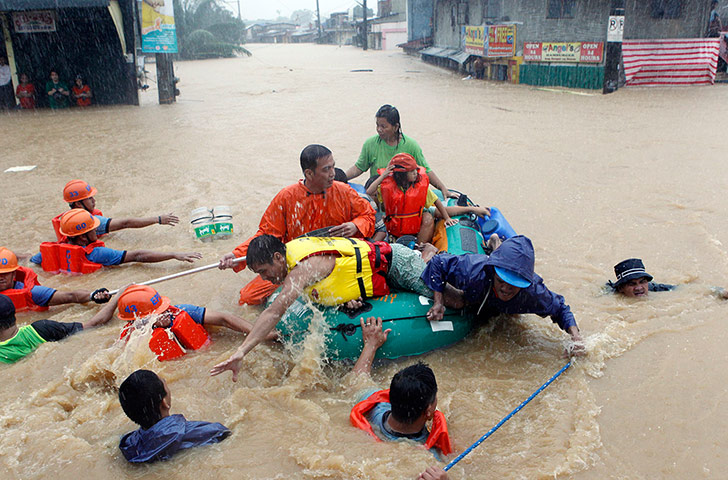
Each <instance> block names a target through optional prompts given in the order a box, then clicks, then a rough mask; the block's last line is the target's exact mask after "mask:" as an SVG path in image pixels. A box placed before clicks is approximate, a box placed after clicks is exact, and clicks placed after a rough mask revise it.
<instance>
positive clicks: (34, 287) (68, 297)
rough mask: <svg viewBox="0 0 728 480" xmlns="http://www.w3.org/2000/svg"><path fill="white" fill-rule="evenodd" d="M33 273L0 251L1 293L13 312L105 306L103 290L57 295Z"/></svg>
mask: <svg viewBox="0 0 728 480" xmlns="http://www.w3.org/2000/svg"><path fill="white" fill-rule="evenodd" d="M37 278H38V276H37V275H36V274H35V272H34V271H33V270H32V269H30V268H26V267H21V266H20V265H18V257H17V256H15V254H14V253H13V252H12V251H10V250H8V249H7V248H5V247H0V293H2V294H4V295H6V296H8V297H9V298H10V299H11V300H12V301H13V304H14V305H15V310H16V311H18V312H21V311H23V310H28V309H30V310H40V309H43V310H45V308H46V307H49V306H52V305H63V304H66V303H86V302H89V301H92V300H93V301H94V302H96V303H106V302H108V301H109V298H111V297H109V296H108V295H107V294H106V292H105V290H106V289H99V290H96V291H95V292H93V293H91V292H90V291H88V290H73V291H65V292H64V291H60V292H59V291H58V290H56V289H55V288H50V287H44V286H43V285H41V284H40V283H39V282H38V280H37Z"/></svg>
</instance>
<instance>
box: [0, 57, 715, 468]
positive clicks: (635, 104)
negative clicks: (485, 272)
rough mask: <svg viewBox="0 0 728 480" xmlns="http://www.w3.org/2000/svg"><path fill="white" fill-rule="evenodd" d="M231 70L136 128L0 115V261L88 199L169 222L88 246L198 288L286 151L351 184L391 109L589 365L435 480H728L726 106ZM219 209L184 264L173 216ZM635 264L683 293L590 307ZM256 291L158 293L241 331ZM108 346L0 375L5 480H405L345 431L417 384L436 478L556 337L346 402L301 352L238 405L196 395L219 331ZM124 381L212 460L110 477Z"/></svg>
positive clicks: (111, 337) (154, 111) (203, 77)
mask: <svg viewBox="0 0 728 480" xmlns="http://www.w3.org/2000/svg"><path fill="white" fill-rule="evenodd" d="M248 48H249V49H250V50H251V51H252V52H253V56H252V57H242V58H234V59H223V60H206V61H195V62H178V63H176V64H175V73H176V75H177V76H179V77H180V79H181V81H180V83H179V89H180V90H181V96H180V97H179V98H178V101H177V103H176V104H175V105H171V106H160V105H157V103H156V102H157V97H156V91H154V90H153V89H150V91H148V92H146V93H140V96H141V100H142V105H141V106H140V107H115V108H109V107H99V108H91V109H88V110H79V109H72V110H67V111H50V110H39V111H37V112H27V111H22V112H12V113H10V114H6V113H0V130H2V138H3V142H2V145H3V148H2V151H3V154H2V156H1V157H0V158H1V161H0V167H1V168H0V171H4V170H5V169H7V168H9V167H13V166H19V165H37V167H36V168H35V169H34V170H32V171H29V172H20V173H1V174H0V188H2V191H3V192H4V193H3V200H4V204H5V205H4V206H5V211H4V215H3V217H2V219H1V220H0V225H1V228H2V231H3V239H2V242H0V246H6V247H8V248H10V249H12V250H13V251H15V252H19V253H23V252H25V253H35V252H37V251H38V246H39V244H40V243H41V242H43V241H51V240H53V231H52V227H51V218H53V217H54V216H56V215H57V214H58V213H60V212H62V211H64V210H65V209H66V208H67V205H66V204H65V203H64V202H63V199H62V195H61V192H62V189H63V186H64V185H65V184H66V182H67V181H69V180H71V179H74V178H81V179H84V180H86V181H87V182H89V183H90V184H91V185H93V186H94V187H96V188H97V189H98V194H97V196H96V201H97V207H98V208H100V209H101V210H102V211H103V212H104V214H105V215H106V216H109V217H112V218H113V217H127V216H150V215H159V214H163V213H167V212H174V213H176V214H177V215H178V216H179V217H180V219H181V222H180V224H179V225H178V226H176V227H174V228H170V227H152V228H145V229H139V230H123V231H121V232H115V233H113V234H112V235H110V236H109V237H108V238H105V239H104V240H105V241H106V244H107V246H109V247H112V248H117V249H120V250H127V249H129V250H134V249H153V250H162V251H199V252H202V254H203V258H202V260H200V261H198V262H197V263H196V265H195V266H201V265H206V264H209V263H214V262H216V261H217V260H218V259H219V258H220V257H221V256H222V255H223V254H225V253H227V252H230V251H231V250H232V249H233V248H234V247H235V246H236V245H238V244H239V243H241V242H242V241H243V240H245V239H246V238H248V237H249V236H250V235H252V234H253V233H255V231H256V230H257V226H258V222H259V220H260V217H261V215H262V213H263V211H264V210H265V208H266V207H267V206H268V204H269V202H270V200H271V199H272V198H273V196H274V195H275V194H276V193H277V192H278V191H279V190H280V189H281V188H282V187H284V186H286V185H289V184H291V183H294V182H296V181H297V180H298V179H299V178H301V170H300V167H299V153H300V151H301V150H302V149H303V147H305V146H306V145H308V144H311V143H320V144H323V145H325V146H327V147H328V148H330V149H331V150H332V151H333V155H334V159H335V160H336V164H337V166H338V167H341V168H343V169H347V168H348V167H350V166H351V165H353V163H354V162H355V161H356V159H357V158H358V156H359V152H360V149H361V146H362V143H363V142H364V140H365V139H366V138H368V137H369V136H372V135H374V134H375V133H376V132H375V119H374V113H375V112H376V110H377V109H378V108H379V107H380V106H381V105H382V104H386V103H390V104H392V105H395V106H396V107H397V108H398V109H399V111H400V114H401V119H402V129H403V132H404V133H405V134H406V135H409V136H411V137H412V138H414V139H416V140H417V141H418V142H419V144H420V146H421V147H422V149H423V152H424V155H425V156H426V158H427V160H428V162H429V164H430V166H431V167H432V168H433V169H434V170H435V171H436V172H437V173H438V175H439V177H440V178H441V179H442V180H443V181H444V182H445V184H446V185H447V186H448V187H451V188H454V189H457V190H459V191H462V192H465V193H467V194H468V196H469V197H470V198H472V199H473V200H474V201H476V202H478V203H480V204H481V205H492V206H497V207H498V208H499V209H500V210H501V211H502V212H503V213H504V214H505V215H506V216H507V217H508V219H509V221H510V223H511V225H512V226H513V227H514V228H515V229H516V231H517V232H518V233H521V234H524V235H527V236H529V237H530V238H531V239H532V240H533V243H534V246H535V249H536V272H537V273H538V274H539V275H540V276H542V277H543V278H544V280H545V283H546V285H547V286H548V287H549V288H551V289H552V290H553V291H555V292H558V293H559V294H561V295H563V296H564V297H565V298H566V300H567V303H569V304H570V305H571V309H572V311H573V312H574V314H575V316H576V319H577V322H578V323H579V327H580V328H581V331H582V335H583V336H584V337H585V341H586V345H587V349H588V351H589V354H588V356H587V357H585V358H581V359H578V360H576V361H575V364H574V366H573V368H570V369H569V370H568V371H567V372H566V373H565V374H563V375H562V376H561V377H559V379H558V380H557V381H556V382H554V383H553V384H552V385H551V386H550V387H548V389H546V390H545V391H544V392H543V393H542V394H540V395H539V396H538V397H537V398H536V399H535V400H534V401H532V402H531V403H530V404H529V405H528V406H527V407H525V408H524V409H523V410H522V411H521V412H520V413H518V414H517V415H516V416H514V417H513V418H512V419H511V420H510V421H509V422H508V423H506V424H505V425H504V426H503V427H502V428H501V429H500V430H498V432H496V433H495V434H494V435H493V436H492V437H490V438H489V439H488V440H486V441H485V442H484V443H483V444H482V445H481V446H480V447H478V448H477V449H476V450H474V451H473V452H472V453H471V454H470V455H469V456H468V457H466V458H465V459H464V460H463V461H461V462H460V463H459V464H458V465H456V466H455V467H453V469H452V470H451V471H450V473H451V478H454V479H486V478H518V479H521V478H522V479H534V478H537V479H547V478H577V479H588V480H592V479H603V478H615V479H616V478H620V479H621V478H625V479H627V478H628V479H643V478H644V479H648V478H675V479H678V478H680V479H682V478H728V458H727V457H726V453H725V452H726V451H728V438H727V437H726V435H725V432H726V431H728V416H726V414H725V412H724V405H725V404H726V403H728V387H726V385H728V376H726V373H725V371H726V368H725V366H726V365H728V350H727V349H726V348H725V345H727V344H728V302H726V301H722V300H719V299H717V298H716V296H714V295H713V294H712V293H711V287H713V286H722V287H728V217H726V205H725V199H724V196H723V195H722V193H723V192H725V191H726V189H727V188H728V175H726V171H725V168H726V162H725V156H726V146H725V138H726V136H725V133H724V130H725V125H724V124H722V123H721V120H720V117H719V112H720V108H724V106H725V105H726V99H727V98H728V86H726V85H725V84H722V85H715V86H712V87H694V88H662V89H641V88H636V89H623V90H619V91H618V92H617V93H615V94H612V95H609V96H602V95H601V93H599V92H596V91H585V90H584V91H563V90H558V89H538V88H533V87H528V86H518V85H511V84H505V83H493V82H483V81H476V80H463V79H462V76H461V75H458V74H455V73H452V72H449V71H445V70H441V69H438V68H435V67H432V66H430V65H428V64H425V63H423V62H421V61H419V60H418V59H417V58H414V57H408V56H406V55H404V54H402V53H401V52H386V51H367V52H363V51H361V50H358V49H355V48H352V47H335V46H317V45H312V44H301V45H263V44H254V45H249V46H248ZM151 69H152V70H153V65H152V66H151ZM355 70H372V71H371V72H369V71H358V72H357V71H355ZM150 79H151V80H154V72H153V71H152V73H151V74H150ZM153 86H154V85H153V83H152V87H153ZM364 178H365V177H360V178H359V179H358V180H360V181H361V182H362V183H363V182H364ZM215 205H229V206H231V207H232V214H233V223H234V228H235V234H234V236H233V237H232V238H231V239H228V240H221V241H215V242H212V243H201V242H198V241H196V240H195V239H194V234H193V232H192V229H191V228H190V226H189V212H190V211H191V210H193V209H195V208H197V207H201V206H209V207H212V206H215ZM630 257H639V258H642V259H643V260H644V262H645V265H646V267H647V271H648V272H650V273H651V274H652V275H654V276H655V281H657V282H662V283H671V284H680V285H681V287H680V288H678V289H677V290H675V291H672V292H665V293H659V294H651V295H650V297H649V299H647V300H642V301H629V300H626V299H621V298H617V297H616V296H614V295H611V294H606V293H605V292H604V289H603V286H604V284H605V282H606V281H607V280H609V279H614V272H613V270H612V267H613V265H614V264H616V263H617V262H619V261H621V260H623V259H626V258H630ZM186 268H189V267H188V266H183V265H181V264H174V263H173V262H164V263H158V264H131V265H125V266H121V267H113V268H108V269H103V270H101V271H99V272H96V273H94V274H91V275H86V276H79V277H63V276H52V275H48V274H46V273H44V272H41V271H40V269H39V268H36V269H35V270H36V271H37V272H39V279H40V281H41V283H42V284H43V285H47V286H51V287H54V288H63V289H78V288H84V289H90V290H94V289H96V288H99V287H107V288H109V289H115V288H119V287H122V286H124V285H125V284H127V283H130V282H141V281H144V280H148V279H151V278H156V277H160V276H162V275H166V274H170V273H174V272H179V271H182V270H184V269H186ZM252 278H253V274H252V273H251V272H250V271H249V270H245V271H243V272H241V273H240V274H233V273H232V272H230V271H224V272H221V271H218V270H216V269H215V270H210V271H208V272H203V273H199V274H196V275H193V276H189V277H186V278H185V279H180V280H171V281H168V282H165V283H161V284H159V285H156V286H155V288H157V290H158V291H159V292H160V293H161V294H162V295H164V296H167V297H170V299H171V300H172V303H176V304H179V303H188V304H195V305H202V306H206V307H208V308H210V309H213V310H221V311H229V312H232V313H235V314H238V315H240V316H243V317H244V318H247V319H250V320H254V319H255V318H256V315H257V313H258V312H259V309H256V308H252V307H241V306H239V305H238V303H237V299H238V291H239V289H240V288H241V286H242V285H243V284H244V283H246V282H247V281H249V280H250V279H252ZM95 312H96V308H95V306H88V305H86V306H83V305H74V306H67V307H55V308H51V310H50V311H48V312H40V313H38V312H33V313H20V314H18V323H19V324H26V323H30V322H32V321H35V320H38V319H41V318H52V319H54V320H58V321H66V322H73V321H83V320H87V319H89V318H90V317H91V316H92V315H93V314H94V313H95ZM121 326H122V322H121V321H120V320H118V319H114V320H112V321H111V322H110V323H109V324H108V325H106V326H103V327H100V328H98V329H95V330H93V331H89V332H83V333H81V334H79V335H76V336H74V337H72V338H70V339H67V340H65V341H63V342H58V343H49V344H46V345H43V346H42V347H41V348H39V349H38V350H37V351H36V352H35V353H33V354H32V355H31V356H29V357H28V358H26V359H24V360H22V361H20V362H18V363H17V364H15V365H10V366H7V365H5V366H0V384H1V385H2V389H0V404H2V405H3V408H2V410H0V428H1V429H2V432H3V434H2V436H0V452H2V459H0V478H3V479H11V478H12V479H42V478H59V479H80V478H115V479H117V478H118V479H121V478H129V479H132V478H145V479H146V478H151V479H167V478H175V479H194V480H200V479H207V478H214V479H233V478H235V479H297V478H302V479H332V480H333V479H353V478H357V479H381V480H384V479H401V478H415V477H416V475H417V473H419V472H420V471H422V470H424V469H425V468H426V467H427V466H428V465H432V464H434V463H435V460H434V459H433V457H432V455H431V454H430V453H428V452H427V451H424V450H422V449H419V448H414V447H412V446H411V445H406V444H402V443H397V444H392V443H375V442H374V441H372V439H371V438H369V437H368V436H367V435H366V434H364V433H363V432H361V431H360V430H357V429H355V428H353V427H352V426H351V425H350V424H349V417H348V415H349V412H350V409H351V407H352V406H353V404H354V403H355V401H356V400H357V399H358V398H359V394H360V393H361V391H362V390H364V389H367V388H372V387H381V388H385V387H386V386H388V384H389V380H390V378H391V377H392V375H393V374H394V373H395V372H396V371H398V370H399V369H401V368H402V367H403V366H406V365H410V364H412V363H414V362H416V361H418V360H422V361H425V362H427V363H428V364H429V365H430V366H431V367H432V368H433V370H434V372H435V374H436V376H437V381H438V387H439V394H438V399H439V408H440V409H441V410H442V411H443V412H444V413H445V415H446V417H447V418H448V423H449V429H450V435H451V437H452V439H453V441H454V444H455V445H454V446H455V452H456V453H455V454H457V453H459V452H461V451H462V450H464V449H465V448H467V447H468V446H469V445H470V444H471V443H473V442H474V441H475V440H477V439H478V438H479V437H480V436H481V435H483V434H484V433H486V432H487V431H488V430H489V429H490V428H491V427H492V426H494V425H495V424H496V423H497V422H498V421H499V420H500V419H501V418H502V417H503V416H505V415H506V414H508V413H509V412H510V411H511V410H512V409H513V408H515V407H516V406H518V404H519V403H521V402H522V401H523V400H525V399H526V398H527V397H528V396H529V395H530V394H531V393H532V392H533V391H535V390H536V389H537V388H538V387H539V386H540V385H541V384H542V383H543V382H545V381H546V380H547V379H548V378H549V377H551V375H553V374H554V373H555V372H557V371H558V370H559V369H560V368H561V367H562V366H563V365H564V364H565V362H566V360H565V359H563V358H562V352H563V349H564V346H565V345H566V344H567V337H568V336H567V335H566V334H564V333H563V332H562V331H561V330H560V329H559V328H558V327H557V326H556V325H555V324H552V322H551V320H550V319H541V318H539V317H537V316H533V315H526V316H522V317H520V318H508V317H499V318H496V319H493V320H492V321H491V322H490V323H488V324H487V325H484V326H483V327H481V328H480V329H478V330H477V331H475V332H474V333H473V334H471V335H470V336H469V337H468V338H467V339H466V340H465V341H463V342H461V343H460V344H458V345H455V346H453V347H451V348H448V349H444V350H439V351H434V352H431V353H429V354H426V355H424V356H422V357H419V358H404V359H400V360H398V361H394V362H389V363H385V364H383V365H380V366H379V367H378V368H376V369H375V374H374V378H373V379H372V381H371V382H367V381H366V380H363V379H352V378H350V376H348V375H346V374H347V373H348V371H349V369H350V366H348V365H331V364H328V363H326V362H325V361H324V360H322V359H321V358H320V354H319V352H320V351H321V348H322V347H321V345H322V341H323V340H322V337H321V335H320V333H317V332H314V334H312V335H311V336H310V337H309V338H308V340H307V341H306V344H305V347H306V348H303V349H291V348H287V347H283V346H281V345H272V344H266V345H261V346H259V347H258V348H256V349H255V350H254V351H253V352H252V353H251V354H250V355H248V356H247V357H246V359H245V361H244V367H243V368H244V372H243V373H242V374H241V379H240V380H239V381H238V383H233V382H231V381H230V375H229V374H226V375H222V376H219V377H210V376H209V374H208V372H209V370H210V368H211V367H212V366H213V365H215V364H216V363H218V362H220V361H222V360H224V359H226V358H227V357H228V356H229V355H230V354H231V353H232V352H233V351H234V350H235V349H236V348H237V347H238V345H239V344H240V343H241V342H242V339H243V337H242V336H241V335H239V334H237V333H236V332H232V331H230V330H226V329H219V330H218V331H214V332H213V333H212V338H213V343H212V346H211V347H210V348H209V350H206V351H202V352H196V353H193V354H190V355H187V357H186V358H184V359H183V360H181V361H175V362H165V363H160V362H158V361H157V360H156V359H155V358H154V356H153V354H152V353H151V352H150V351H149V349H148V348H147V346H146V345H144V344H143V342H137V343H130V344H128V345H126V346H124V345H122V344H121V343H120V342H118V341H117V339H118V338H119V333H120V329H121ZM139 368H147V369H151V370H154V371H156V372H157V373H159V375H160V376H162V377H164V378H165V379H166V381H167V383H168V385H169V388H170V390H171V392H172V398H173V404H172V413H182V414H184V415H185V416H186V417H187V418H188V419H190V420H207V421H213V422H221V423H223V424H224V425H226V426H227V427H228V428H230V429H231V430H232V432H233V435H232V436H231V437H230V438H229V439H227V440H225V441H224V442H222V443H219V444H217V445H214V446H210V447H204V448H200V449H194V450H190V451H187V452H185V453H183V454H181V455H179V456H178V457H176V458H175V459H174V460H172V461H169V462H160V463H157V464H153V465H149V466H142V467H139V466H133V465H130V464H127V462H126V461H125V460H124V458H123V456H122V455H121V453H120V451H119V449H118V443H119V438H120V436H121V435H122V434H124V433H126V432H128V431H131V430H134V429H135V428H137V426H136V425H135V424H133V423H132V422H131V421H130V420H129V419H128V418H127V417H126V416H125V415H124V412H123V411H122V410H121V408H120V406H119V401H118V397H117V391H116V389H117V388H118V385H119V384H120V382H121V381H122V380H123V379H124V378H126V376H127V375H129V374H130V373H131V372H133V371H134V370H136V369H139ZM455 454H454V455H453V456H452V457H451V458H454V457H455Z"/></svg>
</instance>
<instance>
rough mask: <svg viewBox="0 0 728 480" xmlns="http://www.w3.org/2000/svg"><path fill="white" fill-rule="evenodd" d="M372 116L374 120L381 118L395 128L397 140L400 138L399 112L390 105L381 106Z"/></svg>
mask: <svg viewBox="0 0 728 480" xmlns="http://www.w3.org/2000/svg"><path fill="white" fill-rule="evenodd" d="M374 116H375V117H376V118H383V119H385V120H386V121H387V123H389V124H390V125H392V126H395V127H397V139H399V138H402V123H401V122H400V121H399V110H397V109H396V108H395V107H393V106H392V105H382V106H381V107H379V110H377V113H376V114H374Z"/></svg>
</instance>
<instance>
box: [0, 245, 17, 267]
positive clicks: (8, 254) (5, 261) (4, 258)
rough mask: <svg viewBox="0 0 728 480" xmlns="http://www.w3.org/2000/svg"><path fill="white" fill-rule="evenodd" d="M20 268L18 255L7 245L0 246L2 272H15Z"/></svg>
mask: <svg viewBox="0 0 728 480" xmlns="http://www.w3.org/2000/svg"><path fill="white" fill-rule="evenodd" d="M18 268H20V267H18V257H16V256H15V254H14V253H13V252H12V251H10V250H8V249H7V248H5V247H0V273H8V272H14V271H15V270H17V269H18Z"/></svg>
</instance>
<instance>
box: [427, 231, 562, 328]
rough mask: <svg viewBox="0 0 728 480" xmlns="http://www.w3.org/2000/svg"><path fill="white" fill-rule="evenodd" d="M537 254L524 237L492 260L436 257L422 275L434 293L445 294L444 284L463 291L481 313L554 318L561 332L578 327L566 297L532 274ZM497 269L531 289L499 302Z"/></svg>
mask: <svg viewBox="0 0 728 480" xmlns="http://www.w3.org/2000/svg"><path fill="white" fill-rule="evenodd" d="M534 259H535V255H534V251H533V245H532V244H531V240H529V239H528V237H524V236H523V235H518V236H515V237H512V238H509V239H508V240H506V241H505V242H503V244H502V245H501V246H500V247H498V248H497V249H496V250H495V251H494V252H493V253H492V254H491V255H490V256H488V255H478V254H466V255H450V254H447V253H443V254H440V255H435V256H434V257H433V258H432V260H430V262H429V263H428V264H427V267H426V268H425V271H424V272H423V273H422V276H421V278H422V281H423V282H425V285H427V286H428V287H429V288H430V290H432V291H433V292H442V291H443V290H444V289H445V284H446V283H449V284H450V285H451V286H453V287H455V288H457V289H459V290H462V291H463V294H464V298H465V302H467V303H469V304H474V305H478V306H479V311H485V312H486V313H487V314H493V315H497V314H499V313H507V314H521V313H533V314H536V315H538V316H540V317H544V318H545V317H551V319H552V320H553V321H554V323H557V324H558V325H559V327H561V329H562V330H564V331H566V330H568V328H569V327H571V326H576V320H575V319H574V314H572V313H571V309H570V308H569V306H568V305H566V303H565V301H564V297H562V296H561V295H558V294H556V293H553V292H552V291H551V290H549V289H548V288H546V285H544V283H543V279H542V278H541V277H539V276H538V275H536V274H535V273H534V271H533V265H534ZM494 267H501V268H505V269H507V270H512V271H514V272H516V273H518V274H519V275H520V276H522V277H524V278H526V279H531V285H530V286H528V287H526V288H522V289H521V291H520V292H518V294H516V296H515V297H513V298H512V299H511V300H509V301H507V302H504V301H502V300H499V299H498V298H497V296H496V295H495V293H494V292H493V291H492V288H493V275H494V274H495V269H494Z"/></svg>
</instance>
